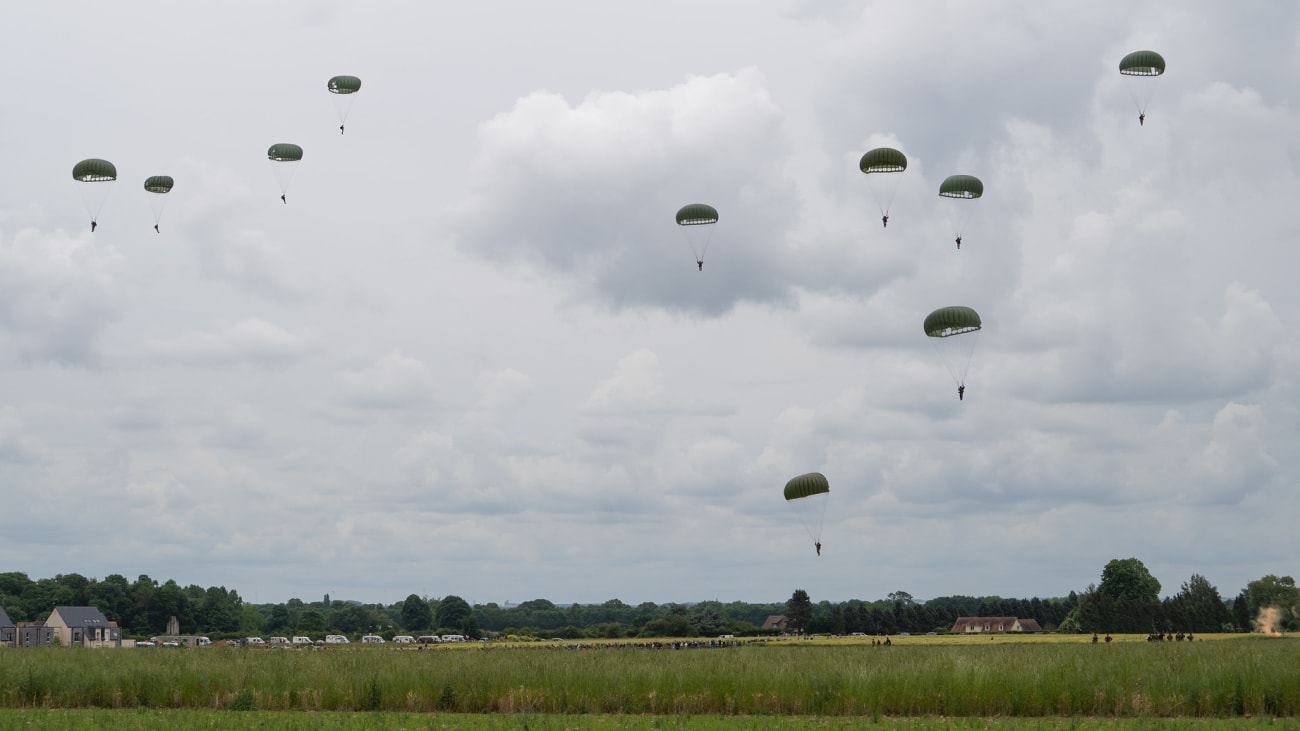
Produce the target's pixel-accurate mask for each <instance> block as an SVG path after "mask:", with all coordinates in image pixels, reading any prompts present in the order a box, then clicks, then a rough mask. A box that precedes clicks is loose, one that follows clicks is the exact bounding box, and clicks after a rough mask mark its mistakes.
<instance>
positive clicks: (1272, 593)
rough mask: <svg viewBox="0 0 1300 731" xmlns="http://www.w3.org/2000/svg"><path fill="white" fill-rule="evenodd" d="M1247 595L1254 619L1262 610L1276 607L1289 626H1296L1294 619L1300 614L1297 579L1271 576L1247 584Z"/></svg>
mask: <svg viewBox="0 0 1300 731" xmlns="http://www.w3.org/2000/svg"><path fill="white" fill-rule="evenodd" d="M1246 595H1247V597H1248V598H1249V601H1250V616H1251V618H1252V619H1255V618H1257V617H1258V616H1259V613H1260V610H1261V609H1265V608H1267V607H1274V608H1276V609H1278V610H1279V611H1280V612H1281V614H1282V619H1283V620H1284V621H1287V622H1288V626H1294V619H1295V617H1296V616H1297V612H1300V589H1297V588H1296V585H1295V579H1293V578H1291V577H1290V576H1275V575H1273V574H1269V575H1267V576H1265V577H1263V578H1261V579H1256V580H1255V581H1252V582H1250V583H1249V584H1246ZM1246 626H1247V627H1249V626H1250V625H1246Z"/></svg>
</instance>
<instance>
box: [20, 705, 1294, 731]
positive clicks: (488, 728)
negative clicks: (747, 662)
mask: <svg viewBox="0 0 1300 731" xmlns="http://www.w3.org/2000/svg"><path fill="white" fill-rule="evenodd" d="M1290 727H1294V726H1292V725H1291V724H1290V723H1289V722H1288V721H1286V720H1278V721H1274V720H1273V719H1244V718H1238V719H1195V720H1188V719H1181V720H1175V719H1160V718H1146V719H1114V718H937V717H923V718H890V717H874V718H843V717H839V718H827V717H807V716H782V717H754V716H626V715H594V716H566V715H534V714H524V715H512V716H501V715H473V714H471V715H466V714H446V713H443V714H413V713H312V712H294V713H284V712H277V711H250V712H246V713H238V712H230V711H185V710H176V711H162V710H129V711H103V710H0V728H6V729H9V728H15V729H18V728H21V729H29V730H31V731H172V730H173V729H187V730H199V731H203V730H212V731H217V730H222V731H224V730H225V729H231V728H250V729H259V730H260V731H309V730H310V731H448V730H450V729H456V730H458V731H459V730H463V731H571V730H573V729H599V730H600V731H808V730H810V729H812V730H816V729H858V728H868V729H873V730H878V731H966V730H970V731H977V730H980V731H1012V730H1015V731H1251V730H1253V729H1262V728H1290Z"/></svg>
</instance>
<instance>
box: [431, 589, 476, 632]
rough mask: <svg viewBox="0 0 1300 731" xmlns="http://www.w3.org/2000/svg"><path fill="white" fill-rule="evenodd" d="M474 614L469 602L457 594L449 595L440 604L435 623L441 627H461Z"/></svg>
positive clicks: (435, 614)
mask: <svg viewBox="0 0 1300 731" xmlns="http://www.w3.org/2000/svg"><path fill="white" fill-rule="evenodd" d="M473 613H474V610H473V609H471V608H470V606H469V602H467V601H465V600H464V599H461V598H460V597H458V596H456V595H455V594H448V595H447V596H445V597H443V598H442V601H440V602H438V609H437V611H435V612H434V614H433V619H434V623H435V624H437V625H438V626H439V627H453V628H454V627H460V625H461V623H463V622H464V621H465V618H466V617H468V616H470V615H471V614H473Z"/></svg>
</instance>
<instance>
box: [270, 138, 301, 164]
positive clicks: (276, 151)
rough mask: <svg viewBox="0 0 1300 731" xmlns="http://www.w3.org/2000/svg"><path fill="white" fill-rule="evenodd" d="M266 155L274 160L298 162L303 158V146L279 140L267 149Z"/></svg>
mask: <svg viewBox="0 0 1300 731" xmlns="http://www.w3.org/2000/svg"><path fill="white" fill-rule="evenodd" d="M266 157H267V159H268V160H271V161H272V162H298V161H299V160H301V159H302V148H301V147H299V146H297V145H295V144H293V143H291V142H279V143H276V144H274V145H271V147H270V148H269V149H267V151H266Z"/></svg>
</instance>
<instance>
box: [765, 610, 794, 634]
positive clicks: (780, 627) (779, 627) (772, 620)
mask: <svg viewBox="0 0 1300 731" xmlns="http://www.w3.org/2000/svg"><path fill="white" fill-rule="evenodd" d="M789 622H790V620H789V619H788V618H786V616H785V615H784V614H770V615H768V617H767V621H766V622H763V629H774V630H776V631H778V632H784V631H785V630H786V625H787V624H789Z"/></svg>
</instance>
